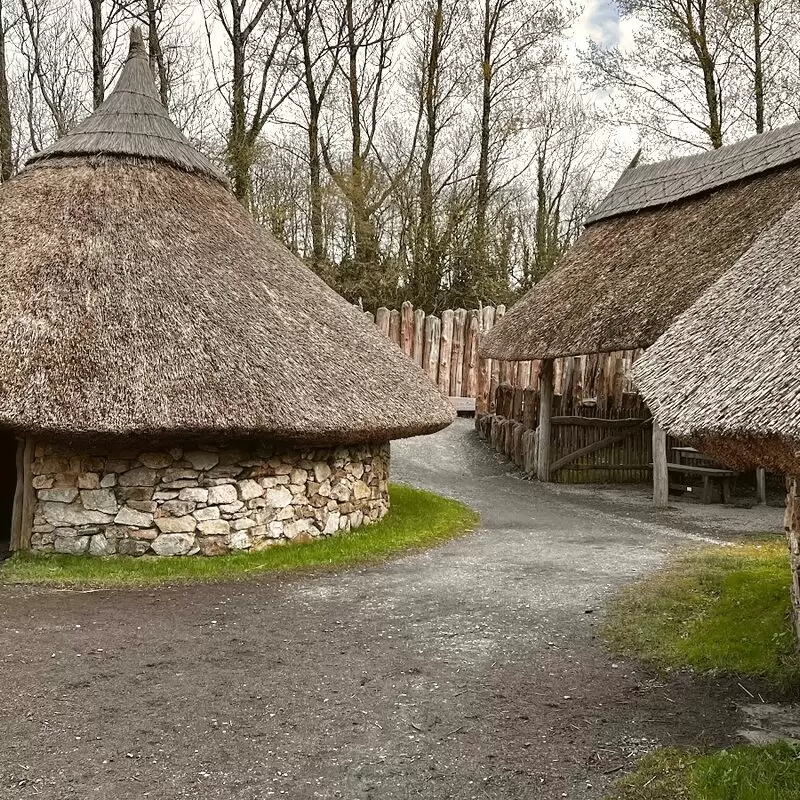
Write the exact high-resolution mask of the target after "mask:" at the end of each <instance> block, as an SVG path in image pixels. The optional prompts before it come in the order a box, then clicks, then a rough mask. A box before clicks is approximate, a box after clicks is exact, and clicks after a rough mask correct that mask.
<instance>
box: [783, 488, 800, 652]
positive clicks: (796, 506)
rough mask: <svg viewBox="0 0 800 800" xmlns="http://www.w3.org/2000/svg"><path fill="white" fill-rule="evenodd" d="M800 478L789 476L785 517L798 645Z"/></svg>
mask: <svg viewBox="0 0 800 800" xmlns="http://www.w3.org/2000/svg"><path fill="white" fill-rule="evenodd" d="M799 480H800V479H798V478H797V476H795V475H790V476H788V478H787V481H786V483H787V494H786V518H785V519H786V530H787V532H788V534H789V557H790V559H791V565H792V617H793V620H794V628H795V635H796V638H795V644H796V645H797V646H798V647H800V498H798V496H797V490H798V481H799Z"/></svg>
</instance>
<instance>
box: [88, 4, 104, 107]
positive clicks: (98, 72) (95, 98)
mask: <svg viewBox="0 0 800 800" xmlns="http://www.w3.org/2000/svg"><path fill="white" fill-rule="evenodd" d="M89 5H90V6H91V10H92V102H93V103H94V107H95V108H97V107H98V106H99V105H100V104H101V103H102V102H103V98H104V97H105V92H106V81H105V69H104V67H103V0H89Z"/></svg>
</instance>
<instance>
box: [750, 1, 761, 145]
mask: <svg viewBox="0 0 800 800" xmlns="http://www.w3.org/2000/svg"><path fill="white" fill-rule="evenodd" d="M752 2H753V58H754V61H755V65H754V69H753V97H754V100H755V104H756V133H764V66H763V63H762V56H761V46H762V39H761V0H752Z"/></svg>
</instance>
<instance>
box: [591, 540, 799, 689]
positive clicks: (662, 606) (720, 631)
mask: <svg viewBox="0 0 800 800" xmlns="http://www.w3.org/2000/svg"><path fill="white" fill-rule="evenodd" d="M789 582H790V570H789V556H788V552H787V548H786V542H785V540H784V538H783V537H778V536H775V537H769V538H764V539H763V540H760V541H759V542H757V543H753V544H739V545H733V546H729V547H714V548H708V549H704V550H701V551H697V552H694V553H691V554H689V555H685V556H683V557H681V558H678V559H676V560H675V561H673V562H672V563H671V564H669V565H668V566H667V567H666V568H665V569H664V570H662V571H661V572H659V573H657V574H655V575H653V576H651V577H649V578H646V579H645V580H644V581H641V582H639V583H637V584H635V585H634V586H632V587H630V588H629V589H627V590H626V591H624V592H623V593H622V594H621V595H620V596H619V597H618V598H617V599H616V601H615V602H614V603H613V605H612V607H611V609H610V612H609V617H608V621H607V623H606V625H605V627H604V634H605V636H606V638H607V639H608V640H609V642H610V644H611V646H612V647H613V648H614V649H616V650H618V651H620V652H621V653H624V654H626V655H631V656H635V657H638V658H641V659H643V660H645V661H647V662H649V663H651V664H652V665H654V666H657V667H660V668H666V669H692V670H695V671H697V672H702V673H706V674H714V675H731V676H735V677H758V678H763V679H766V681H767V682H769V683H771V684H772V685H774V686H775V687H776V688H778V689H780V690H781V691H784V692H789V693H793V694H796V693H798V692H800V658H798V654H797V650H796V649H795V644H794V634H793V631H792V626H791V622H790V613H791V612H790V601H789Z"/></svg>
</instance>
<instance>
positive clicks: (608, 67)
mask: <svg viewBox="0 0 800 800" xmlns="http://www.w3.org/2000/svg"><path fill="white" fill-rule="evenodd" d="M618 5H619V8H620V10H621V11H622V13H623V14H624V15H625V16H628V17H634V18H635V19H636V21H637V23H638V27H637V29H636V31H635V33H634V35H633V39H634V42H633V46H632V47H631V48H630V50H629V51H627V52H623V51H622V50H620V49H619V48H614V49H611V50H604V49H603V48H601V47H599V46H597V45H592V46H591V47H590V49H589V52H588V63H589V65H590V67H591V72H592V79H593V81H594V82H595V84H596V85H597V86H600V87H603V88H606V89H609V90H612V91H614V90H616V91H617V92H618V93H619V94H620V95H621V96H622V97H623V98H624V100H625V104H624V106H623V107H622V108H619V107H617V108H615V111H614V113H615V114H619V115H620V116H621V121H623V122H625V123H630V124H635V125H638V126H639V128H640V129H641V130H642V131H644V132H647V133H651V134H655V135H656V136H657V137H659V138H660V139H661V140H662V141H663V140H671V141H672V142H677V143H680V144H691V145H694V146H701V147H703V146H704V147H707V146H709V145H710V146H711V147H715V148H716V147H721V146H722V144H723V141H724V139H725V135H726V131H727V130H728V128H729V127H730V126H731V125H732V124H734V123H735V122H736V121H737V119H736V109H737V107H738V105H739V103H738V97H737V94H738V93H739V92H740V91H741V90H742V82H741V73H740V72H739V71H738V69H737V66H738V65H737V63H736V60H735V59H734V58H733V57H732V55H731V53H730V48H729V47H728V42H729V40H730V36H731V31H730V25H731V18H730V15H729V14H727V13H726V9H724V8H723V7H721V6H720V4H719V3H718V0H619V2H618ZM698 135H699V136H700V139H699V140H698V138H697V137H698Z"/></svg>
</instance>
